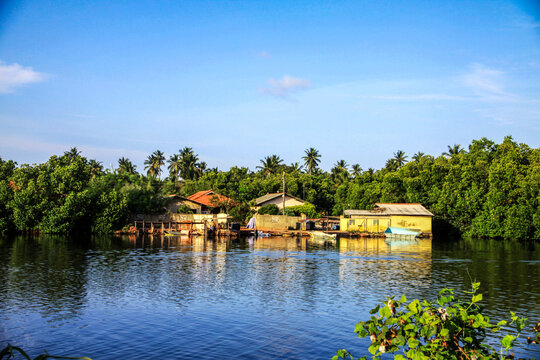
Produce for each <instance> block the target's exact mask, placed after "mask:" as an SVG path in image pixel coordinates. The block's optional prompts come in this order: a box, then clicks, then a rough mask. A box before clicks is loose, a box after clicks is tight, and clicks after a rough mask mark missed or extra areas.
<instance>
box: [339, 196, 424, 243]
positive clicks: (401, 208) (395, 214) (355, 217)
mask: <svg viewBox="0 0 540 360" xmlns="http://www.w3.org/2000/svg"><path fill="white" fill-rule="evenodd" d="M344 214H345V215H344V216H342V217H341V218H340V229H341V230H343V231H359V232H368V233H381V232H384V230H386V228H388V227H390V226H391V227H399V228H403V229H409V230H415V231H420V232H422V233H424V234H429V235H431V223H432V219H433V214H432V213H431V212H429V211H428V210H427V209H426V208H425V207H423V206H422V205H421V204H414V203H410V204H387V203H376V204H375V205H374V206H373V209H372V210H345V211H344Z"/></svg>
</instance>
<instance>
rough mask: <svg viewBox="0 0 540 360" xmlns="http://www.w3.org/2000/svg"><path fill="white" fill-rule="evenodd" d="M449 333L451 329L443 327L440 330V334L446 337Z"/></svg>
mask: <svg viewBox="0 0 540 360" xmlns="http://www.w3.org/2000/svg"><path fill="white" fill-rule="evenodd" d="M449 333H450V331H449V330H448V329H441V331H440V332H439V335H441V336H442V337H445V338H446V337H448V334H449Z"/></svg>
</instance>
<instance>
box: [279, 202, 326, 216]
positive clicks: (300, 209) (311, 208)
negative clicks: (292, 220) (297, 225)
mask: <svg viewBox="0 0 540 360" xmlns="http://www.w3.org/2000/svg"><path fill="white" fill-rule="evenodd" d="M301 214H305V215H306V216H307V217H308V218H318V217H320V214H319V213H317V210H315V205H313V204H310V203H305V204H304V205H297V206H289V207H286V208H285V215H289V216H300V215H301Z"/></svg>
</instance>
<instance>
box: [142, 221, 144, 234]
mask: <svg viewBox="0 0 540 360" xmlns="http://www.w3.org/2000/svg"><path fill="white" fill-rule="evenodd" d="M142 232H143V234H144V220H143V221H142Z"/></svg>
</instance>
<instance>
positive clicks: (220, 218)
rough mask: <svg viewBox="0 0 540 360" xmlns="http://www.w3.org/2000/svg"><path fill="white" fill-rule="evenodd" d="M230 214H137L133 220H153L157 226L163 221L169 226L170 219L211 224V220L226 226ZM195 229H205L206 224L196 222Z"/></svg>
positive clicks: (172, 220)
mask: <svg viewBox="0 0 540 360" xmlns="http://www.w3.org/2000/svg"><path fill="white" fill-rule="evenodd" d="M228 216H229V215H228V214H224V213H220V214H165V215H136V216H135V217H134V218H133V220H137V221H142V220H144V221H145V222H153V223H156V224H154V226H157V223H160V222H163V223H165V227H167V225H168V224H167V223H168V222H169V221H171V222H180V221H193V222H202V221H205V220H206V221H207V225H208V226H210V222H214V224H216V223H217V224H224V226H226V225H227V217H228ZM193 228H194V229H197V230H204V224H194V225H193Z"/></svg>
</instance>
